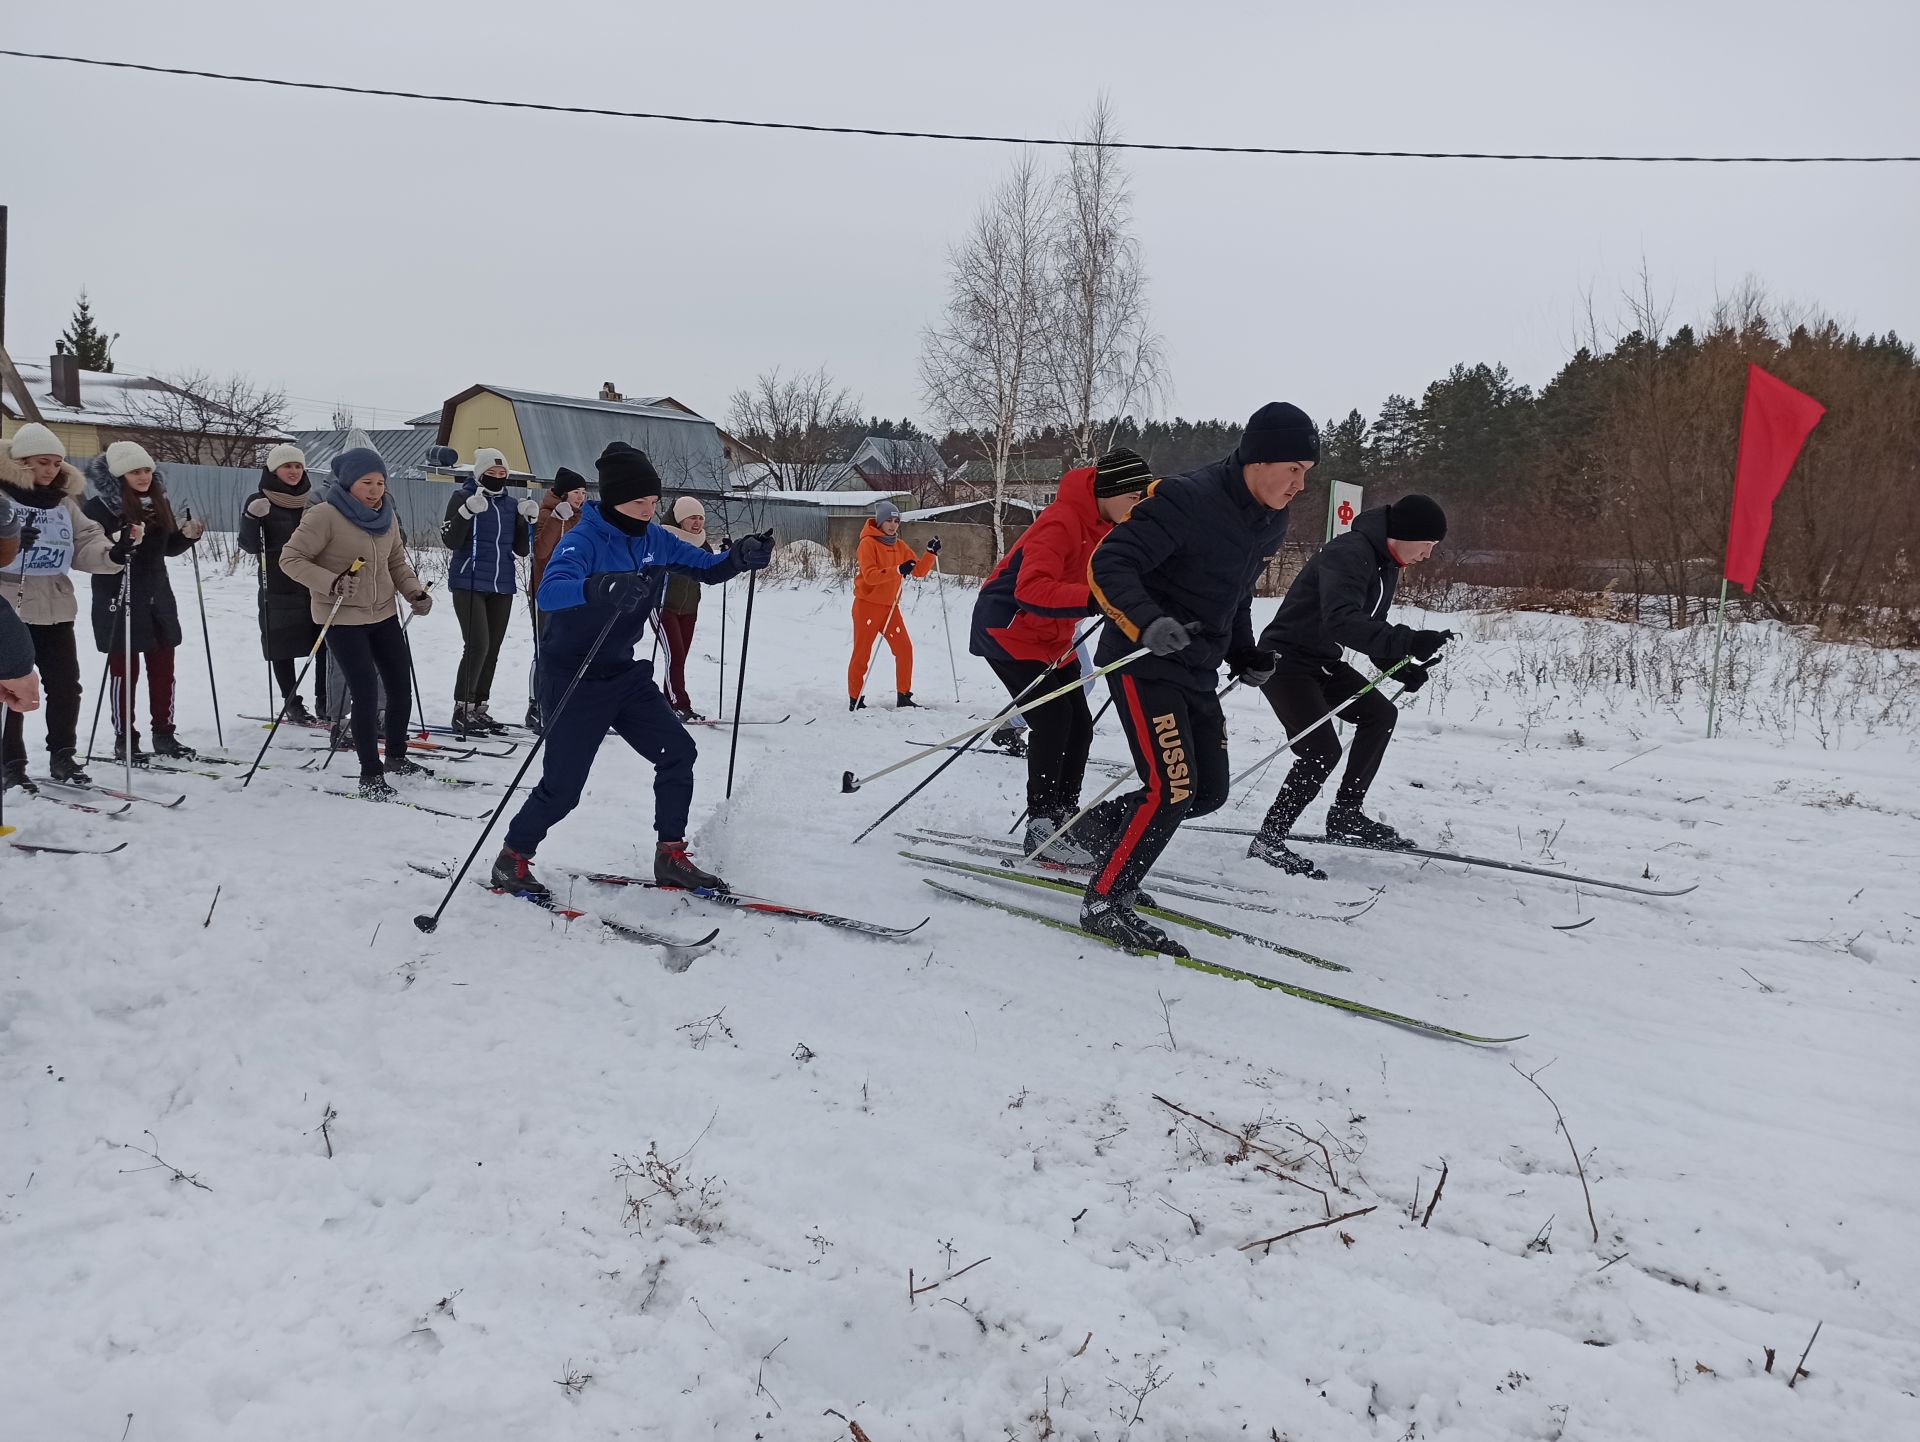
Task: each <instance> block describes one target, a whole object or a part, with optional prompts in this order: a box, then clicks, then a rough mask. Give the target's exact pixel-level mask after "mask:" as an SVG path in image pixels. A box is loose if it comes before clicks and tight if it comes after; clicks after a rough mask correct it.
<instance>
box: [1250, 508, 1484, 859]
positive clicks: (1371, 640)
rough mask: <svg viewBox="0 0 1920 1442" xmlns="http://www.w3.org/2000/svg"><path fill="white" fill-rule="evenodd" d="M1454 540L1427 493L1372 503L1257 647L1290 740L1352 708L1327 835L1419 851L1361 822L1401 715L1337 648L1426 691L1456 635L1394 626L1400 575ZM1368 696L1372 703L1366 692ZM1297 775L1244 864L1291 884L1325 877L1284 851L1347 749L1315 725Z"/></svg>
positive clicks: (1304, 572)
mask: <svg viewBox="0 0 1920 1442" xmlns="http://www.w3.org/2000/svg"><path fill="white" fill-rule="evenodd" d="M1446 535H1447V516H1446V512H1444V511H1442V510H1441V509H1440V507H1439V505H1438V504H1437V503H1436V502H1434V501H1433V500H1431V499H1429V498H1428V497H1426V496H1417V495H1416V496H1402V497H1401V498H1400V499H1399V500H1397V501H1395V502H1394V503H1393V504H1392V505H1390V506H1375V507H1374V508H1373V509H1371V510H1366V511H1362V512H1361V513H1360V514H1359V515H1358V516H1356V517H1354V521H1353V527H1352V529H1351V530H1349V531H1348V532H1347V533H1346V534H1345V535H1342V536H1335V537H1334V538H1333V539H1332V540H1331V541H1329V542H1327V544H1326V545H1324V546H1322V547H1321V548H1320V549H1319V550H1318V551H1316V552H1315V553H1314V555H1313V559H1311V560H1310V561H1308V562H1307V564H1306V565H1304V566H1302V567H1301V568H1300V574H1299V575H1297V576H1295V577H1294V578H1293V584H1292V585H1290V586H1289V587H1287V594H1286V598H1285V599H1284V600H1282V601H1281V603H1280V608H1279V610H1277V611H1275V612H1274V615H1273V619H1272V620H1271V621H1269V622H1268V623H1267V628H1266V629H1265V630H1264V631H1262V632H1261V633H1260V644H1261V646H1263V647H1264V648H1266V649H1267V650H1268V651H1271V652H1272V653H1273V655H1274V671H1273V675H1272V676H1270V677H1269V678H1268V679H1267V682H1266V684H1265V685H1263V686H1262V687H1261V688H1260V690H1261V694H1263V695H1264V696H1265V697H1266V698H1267V704H1268V705H1269V706H1271V707H1273V714H1274V716H1275V717H1277V718H1278V719H1279V722H1280V724H1281V726H1282V727H1284V728H1285V730H1286V734H1287V735H1289V736H1292V735H1294V734H1296V733H1297V732H1298V731H1299V729H1300V728H1301V727H1303V726H1309V725H1311V724H1312V723H1313V722H1314V721H1315V720H1316V719H1317V718H1319V717H1320V716H1322V715H1324V714H1325V713H1326V712H1327V711H1328V710H1329V709H1331V708H1332V707H1335V706H1339V705H1340V704H1341V703H1342V702H1346V701H1349V700H1351V701H1352V704H1351V705H1350V706H1348V707H1347V708H1346V710H1344V711H1343V712H1342V713H1341V717H1342V719H1343V720H1347V721H1351V722H1352V723H1353V727H1354V731H1353V744H1352V745H1351V746H1350V747H1349V748H1348V750H1347V769H1346V771H1345V772H1344V773H1343V774H1342V776H1341V778H1340V789H1339V790H1338V791H1336V792H1335V793H1334V798H1333V805H1332V806H1331V807H1329V808H1328V810H1327V835H1328V837H1330V838H1332V839H1333V840H1336V841H1347V842H1352V843H1354V844H1356V845H1360V846H1379V847H1384V848H1386V849H1388V850H1402V849H1406V848H1409V847H1411V846H1412V845H1413V843H1412V842H1411V841H1409V840H1407V839H1406V838H1405V837H1403V836H1402V835H1400V833H1399V832H1397V831H1395V830H1394V829H1393V828H1392V827H1391V826H1388V825H1387V824H1386V823H1385V822H1383V821H1376V820H1374V819H1373V818H1371V817H1369V816H1366V815H1364V814H1362V812H1361V810H1360V806H1361V803H1362V802H1364V801H1365V800H1366V798H1367V788H1368V787H1370V786H1371V785H1372V784H1373V778H1374V776H1375V775H1376V774H1377V773H1378V772H1379V770H1380V762H1381V760H1382V758H1383V757H1385V755H1386V752H1387V742H1388V741H1390V740H1392V739H1393V723H1394V721H1395V720H1396V719H1397V718H1398V716H1399V714H1400V713H1399V711H1398V709H1397V708H1396V707H1395V706H1394V703H1393V702H1392V701H1390V700H1388V699H1387V698H1386V697H1385V696H1382V695H1381V694H1380V692H1379V690H1378V688H1377V687H1375V688H1373V689H1369V686H1370V683H1369V682H1368V680H1367V678H1366V677H1364V676H1362V675H1361V674H1360V673H1359V672H1358V671H1356V670H1355V669H1354V668H1353V667H1352V666H1349V665H1348V664H1347V663H1346V661H1345V660H1343V659H1342V657H1341V647H1343V646H1344V647H1347V648H1349V649H1351V650H1354V651H1358V652H1360V653H1361V654H1362V655H1364V656H1366V657H1367V658H1368V659H1369V660H1371V661H1372V662H1373V664H1374V665H1375V667H1377V668H1379V669H1380V670H1385V669H1386V668H1387V667H1389V666H1391V665H1393V663H1394V662H1396V661H1400V660H1403V659H1406V658H1408V657H1411V658H1412V659H1411V660H1408V661H1407V664H1405V665H1404V666H1402V667H1400V669H1399V670H1398V671H1396V672H1395V673H1394V675H1395V677H1396V679H1398V680H1399V682H1400V684H1401V685H1402V687H1404V688H1405V690H1407V691H1418V690H1419V689H1420V688H1421V687H1422V686H1424V685H1426V683H1427V669H1426V663H1427V662H1429V661H1431V660H1432V659H1433V657H1434V656H1435V655H1436V654H1437V653H1438V652H1439V650H1440V648H1441V647H1442V646H1444V645H1445V644H1446V643H1447V642H1448V641H1450V640H1452V639H1453V632H1451V631H1431V630H1415V629H1414V628H1412V627H1410V626H1403V625H1392V624H1389V623H1388V621H1387V619H1386V617H1387V608H1388V607H1389V606H1391V605H1392V604H1393V592H1394V588H1395V587H1396V586H1397V585H1398V584H1399V582H1400V572H1401V571H1403V570H1405V569H1406V568H1407V567H1408V566H1417V565H1419V564H1420V563H1421V562H1422V561H1424V560H1426V559H1427V557H1429V556H1431V555H1432V554H1433V548H1434V547H1435V546H1437V545H1439V543H1440V542H1441V541H1443V540H1445V539H1446ZM1362 692H1364V693H1365V694H1364V695H1363V694H1361V693H1362ZM1293 756H1294V760H1293V766H1292V769H1291V770H1289V771H1288V772H1287V779H1286V780H1285V781H1284V782H1282V783H1281V786H1280V794H1279V795H1278V796H1276V797H1275V798H1274V801H1273V805H1272V806H1271V807H1270V808H1269V809H1268V811H1267V815H1266V819H1265V820H1264V821H1262V822H1261V823H1260V831H1259V834H1258V835H1256V836H1255V837H1254V838H1253V842H1252V844H1251V845H1250V846H1249V847H1248V848H1247V855H1248V856H1251V857H1253V858H1255V859H1256V860H1259V861H1264V862H1266V863H1267V864H1268V865H1269V866H1273V867H1277V868H1278V869H1279V870H1281V871H1284V872H1286V873H1287V874H1288V875H1289V876H1310V877H1314V878H1315V879H1321V878H1323V876H1324V873H1322V872H1321V871H1320V870H1319V868H1318V867H1316V866H1315V865H1314V864H1313V863H1312V862H1311V861H1309V860H1308V859H1307V858H1306V857H1304V856H1302V855H1300V853H1299V852H1297V851H1294V850H1292V849H1291V848H1289V847H1288V846H1287V844H1286V837H1287V833H1288V832H1289V831H1291V830H1292V829H1293V826H1294V823H1295V822H1297V821H1298V820H1299V819H1300V813H1301V812H1303V811H1305V810H1306V809H1307V806H1308V805H1309V804H1310V803H1311V802H1312V801H1313V799H1314V797H1316V796H1318V795H1319V794H1320V788H1321V786H1322V785H1324V784H1325V782H1326V779H1327V777H1329V776H1330V775H1332V774H1333V767H1334V763H1335V762H1337V761H1339V759H1340V741H1339V738H1338V737H1337V736H1335V735H1334V731H1333V727H1331V726H1316V727H1314V729H1313V730H1311V731H1309V732H1308V733H1307V734H1306V735H1304V736H1301V737H1300V739H1299V740H1297V741H1295V742H1294V743H1293Z"/></svg>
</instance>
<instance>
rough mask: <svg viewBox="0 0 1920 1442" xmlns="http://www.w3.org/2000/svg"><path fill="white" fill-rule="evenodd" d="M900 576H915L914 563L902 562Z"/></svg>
mask: <svg viewBox="0 0 1920 1442" xmlns="http://www.w3.org/2000/svg"><path fill="white" fill-rule="evenodd" d="M900 574H901V575H903V576H911V575H912V574H913V562H911V561H902V562H901V563H900Z"/></svg>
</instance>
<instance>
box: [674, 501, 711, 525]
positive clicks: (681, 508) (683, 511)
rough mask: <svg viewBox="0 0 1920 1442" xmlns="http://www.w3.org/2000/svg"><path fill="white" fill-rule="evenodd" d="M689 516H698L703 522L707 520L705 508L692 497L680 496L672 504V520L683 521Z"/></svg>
mask: <svg viewBox="0 0 1920 1442" xmlns="http://www.w3.org/2000/svg"><path fill="white" fill-rule="evenodd" d="M690 516H698V517H699V518H700V519H701V520H703V521H704V520H706V518H707V508H706V507H705V506H703V505H701V504H700V502H698V501H697V500H695V499H694V498H693V497H692V496H682V497H681V498H680V499H679V500H677V501H675V502H674V503H673V518H674V520H676V521H684V520H686V519H687V518H688V517H690Z"/></svg>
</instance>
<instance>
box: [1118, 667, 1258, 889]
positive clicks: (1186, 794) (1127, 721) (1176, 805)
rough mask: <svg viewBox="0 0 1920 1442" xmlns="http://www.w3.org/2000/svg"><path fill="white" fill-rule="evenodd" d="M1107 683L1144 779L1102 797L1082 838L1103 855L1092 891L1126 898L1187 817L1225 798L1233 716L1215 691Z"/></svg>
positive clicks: (1121, 676)
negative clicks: (1124, 790) (1229, 726)
mask: <svg viewBox="0 0 1920 1442" xmlns="http://www.w3.org/2000/svg"><path fill="white" fill-rule="evenodd" d="M1107 684H1108V686H1109V687H1110V688H1111V689H1112V691H1113V709H1114V710H1115V711H1116V712H1118V713H1119V715H1120V728H1121V730H1123V731H1124V732H1126V736H1127V745H1129V746H1130V747H1132V748H1133V763H1134V765H1135V766H1136V767H1137V768H1138V769H1139V772H1140V776H1141V779H1142V780H1144V781H1145V782H1146V784H1145V785H1144V786H1143V787H1141V788H1140V789H1139V790H1138V791H1130V792H1128V793H1127V794H1126V795H1125V796H1120V797H1116V798H1115V799H1113V800H1112V801H1103V802H1101V803H1100V805H1098V806H1096V807H1095V808H1094V809H1093V810H1092V811H1091V812H1089V813H1088V815H1087V819H1086V820H1085V821H1084V822H1082V823H1081V825H1082V826H1088V827H1092V828H1093V830H1092V831H1091V832H1089V833H1088V835H1087V836H1086V837H1085V838H1083V839H1084V840H1085V841H1086V843H1087V844H1088V846H1089V847H1090V848H1091V849H1093V850H1094V851H1095V852H1096V853H1097V854H1099V855H1100V856H1101V859H1100V861H1099V862H1098V863H1096V865H1095V868H1094V873H1093V881H1092V882H1091V883H1090V884H1089V886H1088V887H1087V894H1088V895H1089V896H1093V895H1096V894H1097V895H1100V896H1122V897H1124V896H1126V895H1127V894H1128V893H1129V892H1133V891H1137V890H1139V889H1140V883H1141V881H1142V880H1143V879H1144V878H1145V877H1146V874H1147V872H1148V871H1150V870H1152V868H1153V863H1154V862H1156V861H1158V860H1159V859H1160V853H1161V852H1163V851H1165V850H1166V849H1167V843H1168V842H1169V841H1171V840H1173V833H1174V832H1175V831H1177V830H1178V829H1179V827H1180V823H1181V822H1183V821H1185V820H1187V819H1188V818H1190V817H1195V816H1205V815H1207V814H1208V813H1209V812H1213V811H1218V810H1219V809H1220V807H1221V806H1222V805H1223V804H1224V803H1225V801H1226V799H1227V779H1228V773H1229V767H1228V765H1227V721H1226V717H1225V715H1223V714H1222V712H1221V710H1220V698H1219V697H1218V696H1216V695H1215V694H1214V693H1213V692H1211V691H1190V690H1188V689H1187V688H1186V687H1184V686H1176V685H1174V684H1173V683H1171V682H1168V681H1160V680H1151V679H1149V680H1136V679H1135V678H1134V677H1132V676H1129V675H1128V674H1127V673H1126V672H1125V671H1120V672H1116V673H1114V674H1113V675H1111V676H1109V677H1108V678H1107Z"/></svg>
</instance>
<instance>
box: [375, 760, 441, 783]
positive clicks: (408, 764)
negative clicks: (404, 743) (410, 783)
mask: <svg viewBox="0 0 1920 1442" xmlns="http://www.w3.org/2000/svg"><path fill="white" fill-rule="evenodd" d="M386 771H387V775H388V776H392V777H398V778H400V779H401V780H411V779H412V778H413V777H416V776H418V777H420V778H422V779H424V780H429V781H430V780H432V779H433V768H432V767H430V766H422V765H421V764H420V763H419V762H418V761H415V760H414V759H413V758H412V757H410V756H402V757H401V758H400V759H399V760H398V761H389V762H388V763H387V766H386Z"/></svg>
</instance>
